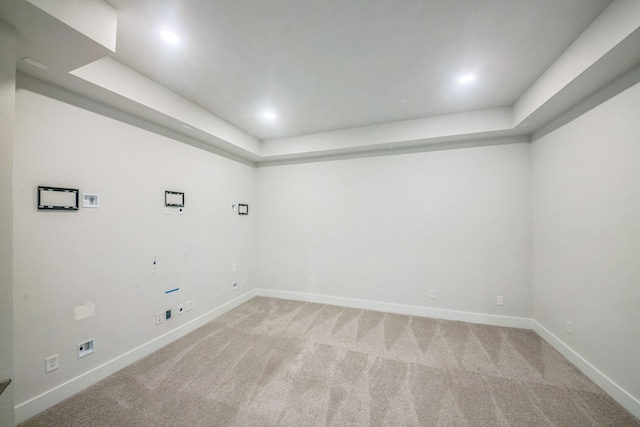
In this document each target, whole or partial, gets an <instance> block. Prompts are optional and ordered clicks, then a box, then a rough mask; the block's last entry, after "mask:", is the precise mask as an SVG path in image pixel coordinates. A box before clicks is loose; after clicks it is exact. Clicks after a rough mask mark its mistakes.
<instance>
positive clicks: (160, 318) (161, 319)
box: [156, 313, 164, 325]
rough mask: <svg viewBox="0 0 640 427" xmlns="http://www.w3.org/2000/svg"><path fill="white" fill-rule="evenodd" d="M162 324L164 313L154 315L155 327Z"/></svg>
mask: <svg viewBox="0 0 640 427" xmlns="http://www.w3.org/2000/svg"><path fill="white" fill-rule="evenodd" d="M162 322H164V313H156V325H159V324H161V323H162Z"/></svg>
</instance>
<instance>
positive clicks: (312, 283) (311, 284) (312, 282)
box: [307, 279, 316, 288]
mask: <svg viewBox="0 0 640 427" xmlns="http://www.w3.org/2000/svg"><path fill="white" fill-rule="evenodd" d="M315 285H316V283H315V282H314V281H313V279H309V281H308V282H307V286H309V287H310V288H313V287H314V286H315Z"/></svg>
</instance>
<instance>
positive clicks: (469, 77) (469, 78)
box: [458, 74, 476, 85]
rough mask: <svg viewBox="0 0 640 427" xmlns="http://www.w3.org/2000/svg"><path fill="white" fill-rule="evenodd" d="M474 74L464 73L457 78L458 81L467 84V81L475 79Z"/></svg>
mask: <svg viewBox="0 0 640 427" xmlns="http://www.w3.org/2000/svg"><path fill="white" fill-rule="evenodd" d="M475 78H476V76H474V75H473V74H466V75H464V76H462V77H460V79H459V80H458V82H459V83H460V84H463V85H464V84H467V83H471V82H472V81H473V80H475Z"/></svg>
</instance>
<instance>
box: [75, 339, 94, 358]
mask: <svg viewBox="0 0 640 427" xmlns="http://www.w3.org/2000/svg"><path fill="white" fill-rule="evenodd" d="M94 348H95V347H94V340H93V338H91V339H90V340H88V341H85V342H81V343H80V344H78V359H80V358H82V357H85V356H88V355H90V354H91V353H93V352H94Z"/></svg>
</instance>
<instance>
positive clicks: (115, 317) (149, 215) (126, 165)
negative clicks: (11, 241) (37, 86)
mask: <svg viewBox="0 0 640 427" xmlns="http://www.w3.org/2000/svg"><path fill="white" fill-rule="evenodd" d="M16 103H17V111H16V115H17V119H16V144H15V163H14V190H15V204H14V217H15V245H14V257H15V263H14V265H15V287H14V300H15V301H14V304H15V352H16V354H17V355H19V357H17V358H16V362H15V370H16V404H17V406H18V407H21V405H24V404H26V405H29V402H30V399H33V398H36V397H37V396H38V395H39V394H41V393H45V392H48V391H50V390H52V389H54V388H55V387H57V386H60V385H61V384H63V383H65V382H66V381H70V380H73V379H74V378H76V377H78V376H80V375H83V374H86V373H87V372H90V371H91V370H92V369H94V368H96V367H99V366H100V365H102V364H105V363H107V364H108V363H110V362H111V361H113V360H115V359H116V358H118V357H120V356H122V355H123V354H126V353H127V352H130V351H132V350H133V349H136V348H137V347H138V346H142V345H144V344H145V343H148V342H150V341H152V340H154V339H156V338H158V337H160V336H162V335H163V334H166V333H167V332H170V331H172V330H176V328H178V327H179V326H182V325H185V324H187V323H188V322H190V321H193V320H194V319H197V318H198V317H199V316H202V315H203V314H205V313H208V312H211V311H212V310H214V309H216V308H219V307H221V306H222V305H223V304H225V303H228V302H230V301H232V300H234V299H235V298H238V297H239V296H241V295H242V294H244V293H246V292H247V291H248V290H249V289H251V288H252V287H253V286H254V285H255V274H254V264H255V251H254V250H253V249H252V248H254V247H255V237H256V236H255V225H256V217H255V215H251V214H250V215H249V216H246V217H242V216H239V215H238V214H237V213H234V212H232V211H231V204H233V203H238V202H240V203H248V204H249V205H250V207H252V206H253V205H254V200H255V175H256V171H255V169H254V168H252V167H249V166H247V165H244V164H241V163H237V162H234V161H231V160H228V159H225V158H222V157H219V156H216V155H214V154H211V153H207V152H205V151H202V150H198V149H196V148H193V147H190V146H188V145H185V144H182V143H179V142H177V141H173V140H170V139H168V138H165V137H162V136H159V135H156V134H153V133H150V132H147V131H145V130H142V129H139V128H136V127H133V126H130V125H127V124H124V123H121V122H118V121H115V120H112V119H110V118H107V117H104V116H100V115H98V114H94V113H92V112H89V111H86V110H83V109H80V108H78V107H75V106H72V105H68V104H65V103H63V102H61V101H58V100H56V99H53V98H49V97H45V96H43V95H40V94H37V93H34V92H31V91H29V90H26V89H19V90H18V92H17V100H16ZM38 185H47V186H58V187H71V188H79V189H80V191H81V192H86V193H98V194H99V197H100V199H99V203H100V207H99V208H98V209H86V208H85V209H83V208H81V209H80V210H79V211H76V212H43V211H38V210H37V209H36V188H37V186H38ZM165 190H175V191H182V192H184V193H185V199H186V200H185V202H186V206H185V213H184V215H177V212H175V209H174V212H173V214H172V215H165V213H164V211H165V208H164V191H165ZM250 213H251V212H250ZM154 261H157V264H156V267H155V269H154V266H153V262H154ZM233 263H237V271H232V264H233ZM245 278H246V279H247V286H246V287H244V288H241V289H240V290H238V291H233V290H232V284H233V281H235V280H238V281H240V282H241V283H242V280H243V279H245ZM176 287H179V288H180V290H179V291H177V292H174V293H171V294H165V291H167V290H170V289H173V288H176ZM192 299H193V300H194V301H195V309H194V310H193V311H190V312H186V313H184V314H182V315H180V316H178V314H177V307H178V304H181V303H184V302H186V301H187V300H192ZM90 304H94V305H95V315H93V316H92V317H90V318H87V319H84V320H74V316H75V309H76V307H78V306H82V305H90ZM165 309H172V310H173V318H172V319H171V320H169V321H167V322H165V323H164V324H162V325H160V326H156V325H155V313H157V312H161V311H164V310H165ZM183 329H185V328H183ZM89 338H95V346H96V352H95V353H94V354H92V355H89V356H87V357H85V358H83V359H78V358H77V350H76V345H77V344H78V343H80V342H82V341H83V340H86V339H89ZM53 354H59V360H60V369H58V370H57V371H54V372H51V373H48V374H45V370H44V366H45V365H44V361H45V358H46V357H48V356H50V355H53ZM36 400H37V399H36ZM45 400H46V399H45ZM25 402H26V403H25ZM53 403H55V399H53ZM45 407H46V406H45ZM34 408H36V409H41V408H40V407H39V406H38V405H35V406H34ZM30 410H31V409H27V410H24V411H22V412H20V411H19V412H20V413H21V414H22V415H20V417H23V416H27V415H32V414H29V411H30ZM20 417H18V418H20Z"/></svg>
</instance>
